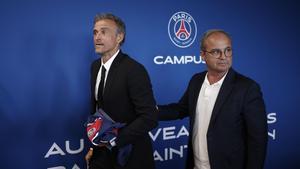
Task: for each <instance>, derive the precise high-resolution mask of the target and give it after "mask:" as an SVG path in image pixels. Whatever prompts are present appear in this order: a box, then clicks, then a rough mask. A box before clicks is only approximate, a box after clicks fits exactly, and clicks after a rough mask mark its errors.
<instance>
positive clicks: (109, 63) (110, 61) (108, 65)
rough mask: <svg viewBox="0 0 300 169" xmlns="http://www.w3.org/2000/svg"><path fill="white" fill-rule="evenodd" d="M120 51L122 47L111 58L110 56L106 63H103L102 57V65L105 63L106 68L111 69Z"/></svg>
mask: <svg viewBox="0 0 300 169" xmlns="http://www.w3.org/2000/svg"><path fill="white" fill-rule="evenodd" d="M119 52H120V49H119V50H118V51H117V52H116V53H115V54H114V55H113V56H112V57H111V58H109V59H108V61H107V62H106V63H104V64H103V62H102V59H101V65H103V66H104V67H105V69H106V70H109V69H110V66H111V64H112V62H113V61H114V60H115V58H116V57H117V55H118V54H119Z"/></svg>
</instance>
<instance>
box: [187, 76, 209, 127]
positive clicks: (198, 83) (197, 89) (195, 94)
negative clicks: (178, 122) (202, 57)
mask: <svg viewBox="0 0 300 169" xmlns="http://www.w3.org/2000/svg"><path fill="white" fill-rule="evenodd" d="M206 73H207V71H205V72H203V73H201V75H200V76H199V77H200V78H198V79H197V81H196V85H195V88H194V89H193V90H192V97H191V98H192V99H191V100H192V104H191V105H192V106H193V107H192V109H191V110H192V112H191V114H190V117H191V120H192V122H191V125H192V126H194V121H195V114H196V107H197V101H198V97H199V93H200V89H201V87H202V84H203V82H204V78H205V75H206Z"/></svg>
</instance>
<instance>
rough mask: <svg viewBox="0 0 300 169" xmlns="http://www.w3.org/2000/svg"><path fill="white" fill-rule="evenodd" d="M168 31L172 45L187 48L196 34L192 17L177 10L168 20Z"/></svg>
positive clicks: (195, 26)
mask: <svg viewBox="0 0 300 169" xmlns="http://www.w3.org/2000/svg"><path fill="white" fill-rule="evenodd" d="M168 33H169V37H170V39H171V41H172V42H173V43H174V45H176V46H178V47H180V48H187V47H189V46H191V45H192V44H193V42H194V41H195V39H196V36H197V25H196V22H195V20H194V19H193V17H192V16H191V15H190V14H188V13H186V12H177V13H175V14H174V15H173V16H172V17H171V18H170V20H169V24H168Z"/></svg>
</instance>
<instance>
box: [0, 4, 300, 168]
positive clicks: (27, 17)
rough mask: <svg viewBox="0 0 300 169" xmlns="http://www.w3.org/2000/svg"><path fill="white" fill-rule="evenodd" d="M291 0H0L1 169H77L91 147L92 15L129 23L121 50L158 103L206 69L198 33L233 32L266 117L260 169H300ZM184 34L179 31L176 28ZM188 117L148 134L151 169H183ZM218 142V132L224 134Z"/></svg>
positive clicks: (238, 57) (237, 62) (240, 65)
mask: <svg viewBox="0 0 300 169" xmlns="http://www.w3.org/2000/svg"><path fill="white" fill-rule="evenodd" d="M297 6H298V5H297V2H294V1H282V2H280V1H276V2H275V1H249V2H248V1H235V0H232V1H231V0H229V1H200V0H178V1H172V0H163V1H160V0H152V1H143V0H140V1H138V0H88V1H84V0H82V1H77V0H74V1H69V0H28V1H16V0H9V1H8V0H4V1H1V2H0V19H1V26H0V52H1V56H0V121H1V122H0V132H1V139H0V141H1V142H0V143H1V156H0V157H1V158H0V161H1V163H0V168H3V169H17V168H26V169H82V168H86V164H85V162H84V155H85V154H86V152H87V149H88V148H89V147H90V143H89V141H88V140H87V137H86V135H85V128H84V126H83V124H84V122H85V120H86V118H87V116H88V115H89V114H90V102H89V95H90V88H89V87H90V84H89V78H90V74H89V71H90V64H91V62H92V61H93V60H95V59H97V58H98V57H99V56H97V55H96V54H95V53H94V48H93V32H92V29H93V18H94V16H95V15H96V13H102V12H110V13H113V14H115V15H117V16H119V17H121V18H122V19H123V20H124V22H125V23H126V27H127V36H126V41H125V44H124V45H123V47H122V50H123V52H125V53H127V54H129V55H130V56H131V57H133V58H134V59H136V60H137V61H139V62H140V63H142V64H143V65H144V66H145V67H146V69H147V70H148V73H149V75H150V77H151V82H152V85H153V91H154V95H155V98H156V100H157V103H158V104H167V103H170V102H175V101H178V100H179V98H180V97H181V96H182V94H183V92H184V90H185V89H186V87H187V84H188V82H189V80H190V78H191V77H192V75H193V74H195V73H197V72H200V71H203V70H205V68H206V67H205V63H204V62H203V61H202V60H201V57H200V49H199V45H200V43H199V41H200V40H199V39H200V37H201V35H202V34H203V33H204V32H205V31H206V30H208V29H212V28H220V29H224V30H225V31H227V32H229V33H230V34H231V36H232V38H233V50H234V54H233V67H234V68H235V69H236V70H237V71H239V72H240V73H242V74H244V75H246V76H249V77H251V78H253V79H255V80H256V81H257V82H258V83H259V84H260V85H261V88H262V91H263V94H264V99H265V102H266V108H267V115H268V125H269V128H268V137H269V144H268V154H267V159H266V167H265V168H266V169H277V168H280V169H281V168H291V169H292V168H297V167H298V168H299V166H300V164H299V157H300V153H299V152H300V148H299V142H300V136H299V126H300V125H299V119H300V113H299V110H300V106H299V103H298V101H299V94H300V92H299V86H300V83H299V82H300V80H299V73H300V71H299V62H300V59H299V58H300V57H299V56H300V55H299V38H300V36H299V33H300V32H299V30H300V26H299V25H300V24H299V10H298V7H297ZM180 35H184V36H180ZM188 128H189V126H188V119H183V120H175V121H168V122H160V124H159V126H158V127H157V128H155V129H153V130H152V131H151V132H149V135H150V137H151V139H152V141H153V146H154V153H153V158H154V159H155V162H156V168H157V169H166V168H170V169H171V168H172V169H182V168H183V167H184V161H185V158H186V151H187V138H188V136H189V134H190V133H189V132H188ZM220 141H221V140H220Z"/></svg>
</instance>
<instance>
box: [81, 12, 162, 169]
mask: <svg viewBox="0 0 300 169" xmlns="http://www.w3.org/2000/svg"><path fill="white" fill-rule="evenodd" d="M93 31H94V44H95V51H96V53H97V54H99V55H101V58H100V59H98V60H96V61H94V62H93V63H92V67H91V92H92V98H91V100H92V110H93V112H95V111H96V109H97V108H102V109H103V110H104V111H105V112H106V113H107V114H108V115H109V116H110V117H111V118H112V119H113V120H114V121H116V122H119V123H126V126H125V127H124V128H122V129H121V130H119V132H118V136H117V139H116V141H115V142H113V143H109V144H111V145H110V146H113V148H112V150H109V149H107V148H106V147H105V145H103V144H102V145H99V146H96V147H94V148H93V149H92V150H90V151H89V152H88V154H87V156H86V160H87V161H88V163H89V168H90V169H141V168H143V169H145V168H146V169H153V168H155V166H154V158H153V150H152V143H151V140H150V137H149V135H148V132H149V131H150V130H151V129H153V128H154V127H156V125H157V109H156V103H155V100H154V97H153V93H152V86H151V82H150V79H149V76H148V73H147V71H146V70H145V68H144V66H143V65H141V64H140V63H138V62H136V61H135V60H133V59H132V58H130V57H129V56H128V55H126V54H124V53H122V51H121V50H120V46H121V44H122V43H123V42H124V40H125V24H124V23H123V21H122V20H121V19H120V18H118V17H116V16H114V15H113V14H99V15H96V17H95V20H94V30H93ZM104 70H105V71H104ZM127 145H132V150H131V152H130V156H129V159H128V162H127V163H126V165H125V166H120V165H119V164H118V162H117V152H118V149H120V148H122V147H124V146H127Z"/></svg>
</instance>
